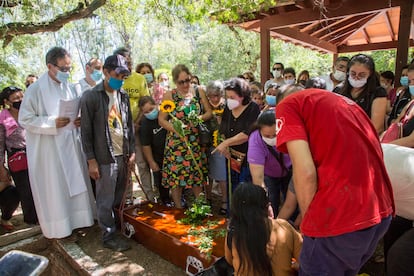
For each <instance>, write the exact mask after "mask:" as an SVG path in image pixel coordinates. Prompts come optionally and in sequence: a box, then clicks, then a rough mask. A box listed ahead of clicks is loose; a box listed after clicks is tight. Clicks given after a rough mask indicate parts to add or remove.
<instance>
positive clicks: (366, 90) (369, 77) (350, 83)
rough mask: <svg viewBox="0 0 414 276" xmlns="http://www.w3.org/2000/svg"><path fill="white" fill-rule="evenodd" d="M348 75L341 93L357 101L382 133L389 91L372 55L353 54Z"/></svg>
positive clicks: (378, 131)
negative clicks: (384, 86)
mask: <svg viewBox="0 0 414 276" xmlns="http://www.w3.org/2000/svg"><path fill="white" fill-rule="evenodd" d="M347 76H348V78H347V79H346V80H345V81H344V85H343V87H342V88H341V89H340V91H339V93H340V94H341V95H344V96H345V97H348V98H350V99H351V100H353V101H355V102H356V103H357V104H358V105H359V106H360V107H361V108H362V109H363V110H364V111H365V113H366V114H367V115H368V117H370V118H371V122H372V124H373V125H374V127H375V129H376V130H377V133H378V134H380V133H381V132H383V131H384V123H385V113H386V110H387V91H385V89H384V88H382V87H381V85H380V82H379V79H378V77H377V75H376V73H375V63H374V60H373V59H372V57H370V56H367V55H364V54H357V55H355V56H353V57H352V58H351V60H350V61H349V63H348V68H347Z"/></svg>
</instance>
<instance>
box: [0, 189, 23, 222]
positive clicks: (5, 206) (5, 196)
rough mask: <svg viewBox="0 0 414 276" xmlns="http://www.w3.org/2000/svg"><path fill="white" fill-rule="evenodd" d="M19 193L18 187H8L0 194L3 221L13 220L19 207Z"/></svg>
mask: <svg viewBox="0 0 414 276" xmlns="http://www.w3.org/2000/svg"><path fill="white" fill-rule="evenodd" d="M19 202H20V199H19V193H18V192H17V189H16V187H14V186H8V187H7V188H5V189H4V190H3V191H1V192H0V209H1V218H2V219H3V220H9V219H11V218H12V216H13V213H14V211H16V209H17V206H19Z"/></svg>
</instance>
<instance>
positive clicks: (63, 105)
mask: <svg viewBox="0 0 414 276" xmlns="http://www.w3.org/2000/svg"><path fill="white" fill-rule="evenodd" d="M79 105H80V98H76V99H72V100H62V99H61V100H60V101H59V117H68V118H69V119H70V123H69V124H67V125H66V126H64V127H62V128H60V129H59V131H64V130H73V129H75V128H76V127H75V124H74V121H75V120H76V118H78V117H79Z"/></svg>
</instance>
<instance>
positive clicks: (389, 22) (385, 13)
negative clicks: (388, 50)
mask: <svg viewBox="0 0 414 276" xmlns="http://www.w3.org/2000/svg"><path fill="white" fill-rule="evenodd" d="M382 14H383V15H384V19H385V23H386V24H387V29H388V33H389V34H390V37H391V40H392V41H394V40H395V34H394V31H393V30H392V26H391V20H390V15H389V14H388V12H387V11H384V12H382Z"/></svg>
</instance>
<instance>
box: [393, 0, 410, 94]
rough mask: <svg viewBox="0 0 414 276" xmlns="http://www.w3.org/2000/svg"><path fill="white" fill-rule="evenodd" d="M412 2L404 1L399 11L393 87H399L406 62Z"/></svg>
mask: <svg viewBox="0 0 414 276" xmlns="http://www.w3.org/2000/svg"><path fill="white" fill-rule="evenodd" d="M413 1H414V0H406V1H405V3H404V4H402V5H401V9H400V25H399V27H398V45H397V57H396V62H395V83H396V84H395V87H398V86H399V85H400V77H401V71H402V68H403V67H404V65H405V64H407V62H408V45H409V42H410V41H409V39H410V32H411V22H412V18H413Z"/></svg>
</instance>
